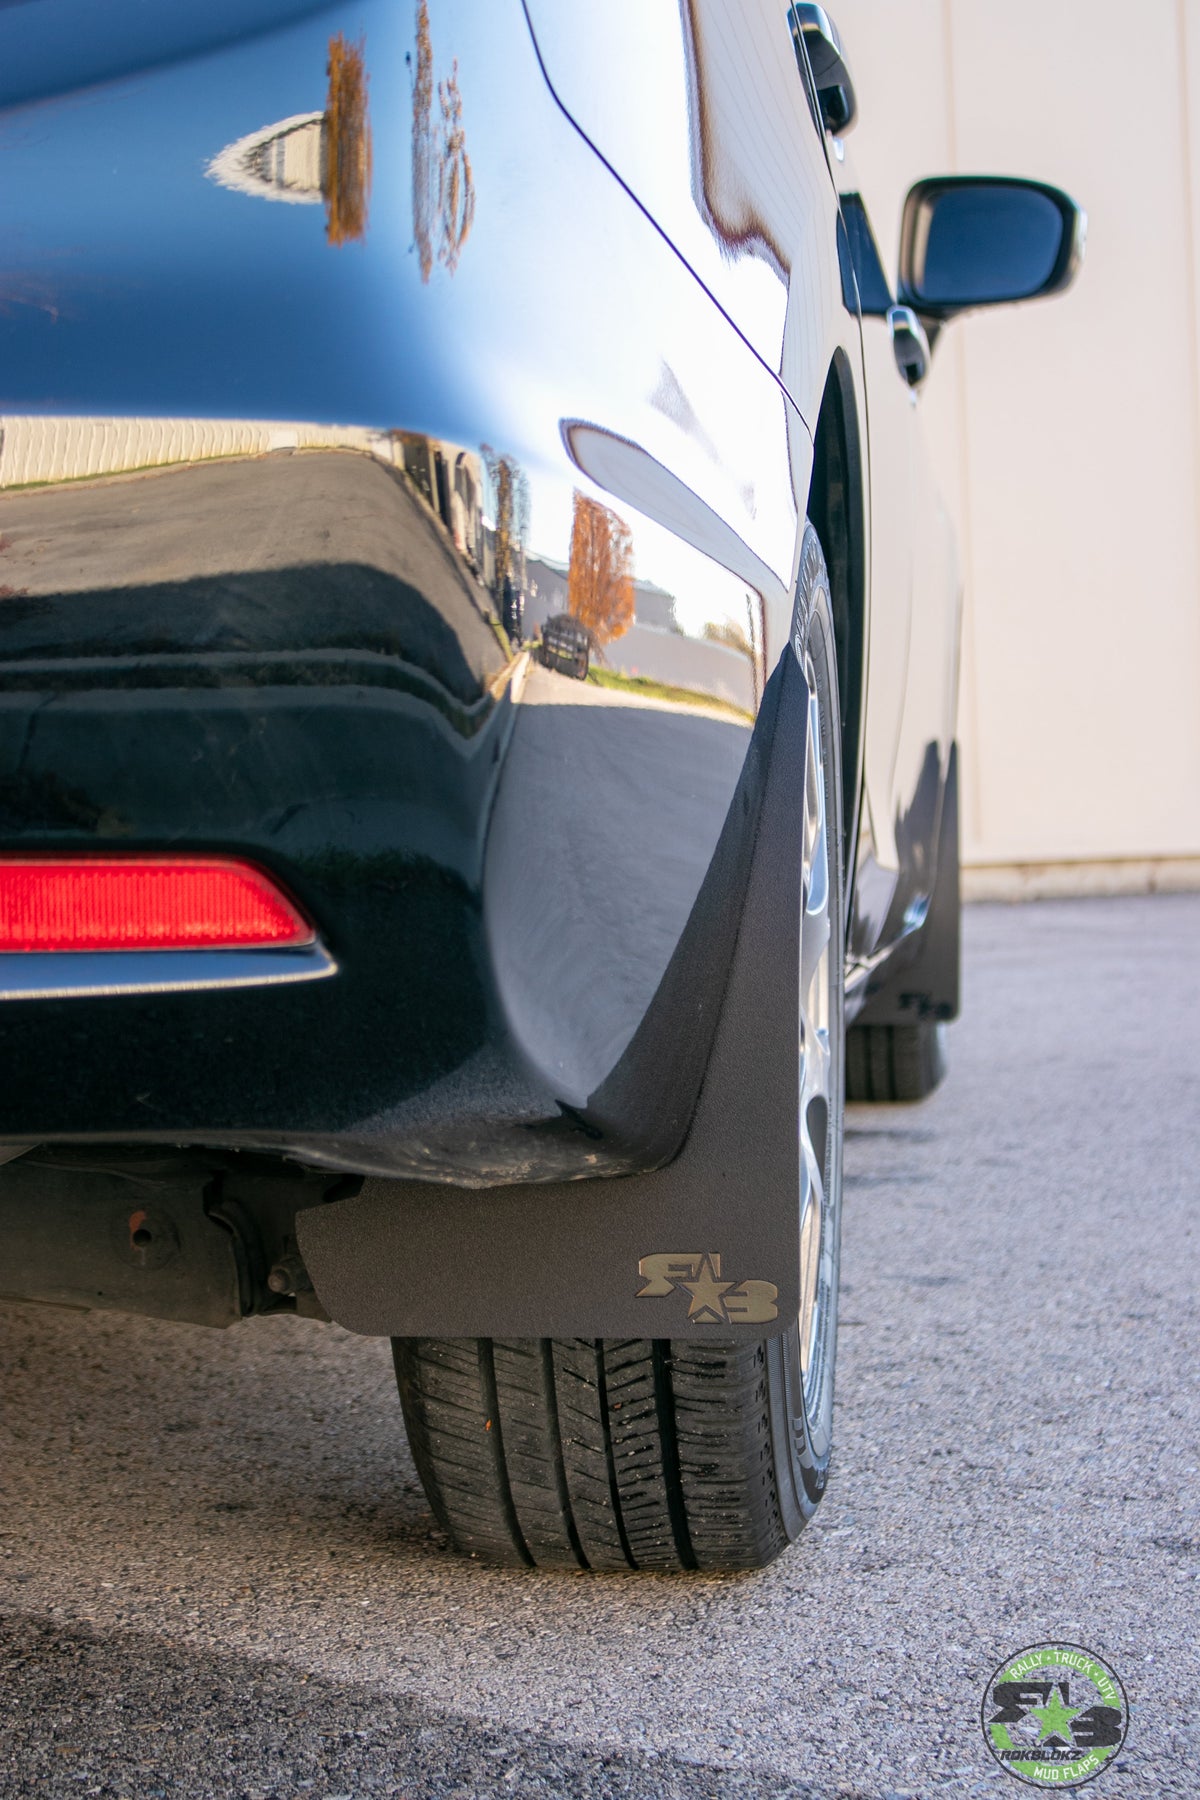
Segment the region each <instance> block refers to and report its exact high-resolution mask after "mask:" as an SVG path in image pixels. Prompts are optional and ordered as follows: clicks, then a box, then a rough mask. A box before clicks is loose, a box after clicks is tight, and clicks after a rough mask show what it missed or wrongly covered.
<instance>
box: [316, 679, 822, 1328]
mask: <svg viewBox="0 0 1200 1800" xmlns="http://www.w3.org/2000/svg"><path fill="white" fill-rule="evenodd" d="M775 680H776V681H777V682H778V684H779V685H778V713H777V715H776V721H775V729H774V737H773V741H772V743H771V747H770V754H769V762H768V768H767V775H766V785H765V790H764V793H763V800H762V810H761V813H760V817H759V825H758V831H757V834H756V837H755V840H754V846H753V851H752V861H751V867H750V872H749V878H748V882H747V887H746V899H745V906H744V910H743V913H742V920H741V926H740V929H739V931H738V936H737V941H736V945H735V948H734V952H733V958H732V962H731V964H730V969H729V978H728V982H727V985H726V989H725V995H724V999H723V1002H722V1007H721V1014H720V1019H719V1021H718V1024H717V1028H716V1033H715V1036H714V1040H713V1049H712V1053H711V1056H710V1059H709V1063H708V1067H707V1070H706V1073H705V1077H704V1081H703V1085H702V1087H701V1090H700V1097H699V1100H698V1102H697V1105H696V1110H695V1113H694V1115H693V1119H692V1124H691V1129H690V1131H689V1133H688V1136H687V1138H686V1140H685V1142H684V1145H683V1148H682V1149H681V1151H680V1152H679V1154H678V1155H677V1156H676V1158H675V1160H674V1161H673V1162H671V1163H670V1164H668V1165H667V1167H665V1168H662V1169H659V1170H657V1171H654V1172H652V1173H649V1174H638V1175H627V1176H620V1177H613V1178H610V1179H605V1180H597V1181H570V1182H555V1183H545V1184H543V1183H538V1184H530V1185H526V1186H520V1187H499V1188H482V1189H480V1188H455V1187H448V1186H444V1185H441V1184H434V1183H429V1182H413V1181H392V1180H382V1179H370V1180H368V1181H367V1182H366V1183H365V1184H364V1186H363V1188H362V1190H361V1191H360V1192H359V1193H358V1194H356V1195H355V1196H354V1197H353V1198H350V1199H344V1200H336V1201H333V1202H331V1203H329V1204H326V1205H322V1206H317V1207H310V1208H307V1209H306V1210H304V1211H302V1212H300V1213H299V1214H298V1215H297V1218H296V1230H297V1237H298V1240H299V1245H300V1250H301V1253H302V1255H303V1257H304V1261H305V1264H306V1266H307V1269H308V1273H309V1276H310V1278H311V1280H312V1282H313V1285H314V1287H315V1289H316V1293H317V1297H318V1299H319V1300H320V1302H321V1304H322V1306H323V1307H324V1308H325V1310H326V1311H327V1312H328V1313H329V1315H330V1316H331V1318H333V1319H335V1320H336V1321H337V1322H338V1323H339V1324H341V1325H343V1326H345V1327H346V1328H347V1329H348V1330H350V1331H354V1332H359V1333H362V1334H364V1335H367V1336H386V1337H515V1338H520V1337H583V1338H599V1337H606V1338H607V1337H636V1338H659V1337H677V1336H681V1335H684V1334H687V1333H690V1332H691V1331H693V1330H694V1331H695V1332H696V1333H697V1334H698V1335H701V1334H704V1333H706V1332H711V1333H712V1335H713V1336H714V1337H721V1338H724V1339H739V1338H743V1339H748V1338H765V1337H771V1336H774V1335H776V1334H777V1333H780V1332H782V1331H784V1330H786V1329H787V1327H788V1326H789V1325H790V1324H791V1323H792V1322H793V1321H794V1320H795V1318H796V1315H797V1311H798V1308H799V1278H800V1245H799V1193H800V1167H799V1158H800V1148H799V1132H798V1125H797V1108H798V1100H799V957H800V941H799V940H800V917H801V861H802V825H803V773H804V753H805V733H806V731H807V718H808V710H807V695H806V691H805V686H804V680H803V677H802V675H801V673H800V671H799V669H798V667H797V666H796V663H795V661H794V659H793V657H792V656H791V654H790V653H785V655H784V658H783V660H782V662H781V664H780V667H779V668H778V670H777V671H776V677H775ZM769 685H771V684H769ZM766 700H767V696H766V695H764V703H765V702H766ZM765 710H766V707H765V704H764V711H765Z"/></svg>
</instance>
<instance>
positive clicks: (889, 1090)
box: [846, 1019, 946, 1102]
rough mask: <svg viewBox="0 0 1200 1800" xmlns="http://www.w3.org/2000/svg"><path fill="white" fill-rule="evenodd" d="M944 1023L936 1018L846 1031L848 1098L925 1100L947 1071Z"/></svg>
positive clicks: (858, 1026)
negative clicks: (911, 1023) (914, 1022)
mask: <svg viewBox="0 0 1200 1800" xmlns="http://www.w3.org/2000/svg"><path fill="white" fill-rule="evenodd" d="M945 1045H946V1027H945V1026H944V1025H942V1024H939V1023H938V1021H937V1020H936V1019H922V1020H920V1021H918V1022H917V1023H916V1024H913V1025H855V1026H852V1027H851V1029H850V1030H849V1031H848V1032H847V1033H846V1098H847V1100H855V1101H875V1102H879V1101H889V1100H891V1101H911V1100H924V1099H926V1098H927V1097H928V1095H930V1094H932V1092H933V1090H934V1088H936V1087H937V1086H938V1084H939V1083H940V1082H941V1080H942V1077H943V1076H944V1075H945V1073H946V1047H945Z"/></svg>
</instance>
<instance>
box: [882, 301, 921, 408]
mask: <svg viewBox="0 0 1200 1800" xmlns="http://www.w3.org/2000/svg"><path fill="white" fill-rule="evenodd" d="M887 322H888V330H889V331H890V332H891V335H892V355H893V356H894V357H895V358H896V367H897V368H898V369H899V371H900V373H901V375H903V377H904V379H905V381H907V383H908V385H909V387H913V388H915V387H919V386H920V384H921V383H922V382H923V381H924V379H925V377H926V375H928V373H929V359H930V356H931V355H932V351H931V350H930V348H929V339H928V338H927V337H926V335H925V327H924V326H923V325H922V323H921V321H920V319H918V317H917V315H916V313H915V312H914V311H913V309H912V307H911V306H889V307H888V314H887Z"/></svg>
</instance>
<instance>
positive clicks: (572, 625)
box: [541, 613, 592, 681]
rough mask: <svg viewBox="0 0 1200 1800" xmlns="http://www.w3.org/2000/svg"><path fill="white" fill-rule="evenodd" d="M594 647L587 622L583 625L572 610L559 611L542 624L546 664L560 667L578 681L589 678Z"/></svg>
mask: <svg viewBox="0 0 1200 1800" xmlns="http://www.w3.org/2000/svg"><path fill="white" fill-rule="evenodd" d="M591 648H592V641H591V638H590V637H589V635H588V630H587V627H586V625H581V624H580V622H579V620H578V619H573V618H572V617H571V615H570V613H555V615H554V617H553V618H552V619H547V620H546V623H545V624H544V625H543V627H542V646H541V660H542V666H543V667H544V668H547V669H557V670H558V671H559V673H560V674H561V675H573V676H574V677H575V679H576V681H586V680H587V675H588V663H589V660H590V657H591Z"/></svg>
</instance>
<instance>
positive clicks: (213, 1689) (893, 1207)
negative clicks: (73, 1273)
mask: <svg viewBox="0 0 1200 1800" xmlns="http://www.w3.org/2000/svg"><path fill="white" fill-rule="evenodd" d="M966 947H967V967H966V977H967V978H966V995H965V1016H964V1019H963V1020H962V1022H961V1023H960V1024H958V1025H957V1026H955V1027H954V1028H953V1031H952V1033H951V1036H950V1065H951V1072H950V1075H949V1077H948V1079H947V1081H946V1083H945V1085H944V1087H943V1088H942V1090H941V1091H940V1092H939V1093H938V1094H937V1095H936V1096H935V1098H934V1099H933V1100H931V1101H930V1102H928V1103H927V1104H925V1105H924V1106H921V1107H917V1108H900V1107H890V1108H888V1107H881V1108H870V1109H868V1108H856V1109H854V1110H853V1111H852V1113H851V1116H850V1122H849V1139H848V1146H847V1172H848V1188H847V1196H846V1215H845V1236H844V1264H843V1266H844V1290H843V1296H844V1297H843V1307H842V1338H841V1354H840V1363H839V1373H838V1382H839V1403H838V1444H837V1455H836V1471H835V1475H834V1479H833V1481H832V1482H831V1485H830V1490H829V1493H828V1495H827V1497H826V1499H825V1502H824V1504H823V1505H822V1507H821V1510H820V1513H819V1514H818V1517H817V1520H816V1522H815V1523H814V1524H813V1526H812V1527H811V1528H810V1529H809V1531H808V1532H807V1533H806V1534H805V1536H804V1538H803V1539H802V1541H801V1542H800V1543H799V1544H798V1545H797V1546H796V1547H795V1548H794V1549H793V1550H792V1551H791V1552H789V1553H788V1554H787V1555H786V1556H784V1557H783V1558H782V1559H781V1560H780V1561H779V1562H778V1563H776V1564H775V1566H774V1567H773V1568H771V1569H769V1570H767V1571H766V1572H765V1573H763V1574H761V1575H756V1576H751V1577H738V1578H720V1579H717V1578H708V1577H695V1576H682V1577H678V1578H671V1579H667V1578H657V1577H642V1576H636V1575H629V1576H620V1577H616V1576H592V1575H584V1574H580V1575H577V1576H566V1577H564V1576H560V1575H543V1574H537V1573H532V1574H530V1573H498V1572H496V1571H494V1570H490V1569H486V1568H482V1567H480V1566H479V1565H477V1564H473V1563H466V1562H461V1561H458V1560H457V1559H455V1558H454V1557H453V1556H451V1555H450V1554H449V1553H448V1552H447V1550H446V1548H445V1546H444V1544H443V1542H442V1540H441V1538H440V1536H439V1534H438V1532H437V1530H436V1529H435V1527H434V1524H433V1521H432V1519H431V1516H430V1514H429V1511H428V1509H427V1507H426V1505H425V1501H424V1498H423V1496H422V1494H421V1492H420V1489H419V1487H418V1485H417V1482H416V1479H415V1476H414V1474H413V1469H412V1465H411V1462H410V1460H409V1457H408V1453H407V1449H406V1446H405V1443H404V1437H403V1430H402V1426H401V1422H400V1414H399V1407H398V1403H397V1401H396V1397H395V1392H394V1388H393V1381H392V1373H391V1366H390V1359H389V1355H388V1350H387V1346H386V1345H385V1344H382V1343H378V1342H373V1341H367V1340H361V1339H355V1338H352V1337H350V1336H348V1335H347V1334H346V1333H344V1332H342V1331H339V1330H336V1329H333V1328H330V1327H321V1326H318V1325H313V1324H310V1323H298V1322H295V1321H292V1320H286V1319H278V1320H262V1321H251V1322H248V1323H246V1324H245V1325H242V1326H239V1327H236V1328H235V1329H233V1330H231V1331H229V1332H225V1333H219V1332H206V1331H203V1330H201V1329H198V1328H195V1329H193V1328H186V1327H168V1326H155V1325H152V1324H147V1323H144V1322H139V1321H133V1320H125V1319H119V1318H109V1317H103V1316H100V1315H93V1316H90V1317H89V1316H85V1315H81V1314H73V1313H67V1312H53V1311H46V1310H38V1309H35V1308H32V1307H26V1306H19V1305H15V1304H9V1305H6V1306H3V1307H0V1363H2V1365H3V1375H2V1386H0V1394H2V1402H0V1404H2V1408H3V1413H2V1422H0V1794H2V1795H3V1796H4V1797H5V1800H17V1797H19V1796H26V1795H30V1796H32V1795H38V1796H45V1797H47V1800H58V1797H59V1796H72V1797H74V1796H81V1795H101V1796H106V1797H115V1796H128V1797H129V1800H143V1797H147V1800H153V1797H156V1796H170V1797H176V1796H177V1797H178V1800H209V1797H212V1800H227V1797H228V1800H234V1797H235V1796H247V1797H249V1796H254V1797H256V1800H257V1797H264V1800H265V1797H266V1796H279V1797H280V1800H283V1797H285V1796H292V1795H301V1794H303V1795H311V1796H313V1797H314V1800H335V1797H336V1796H346V1797H347V1800H348V1797H350V1796H353V1800H359V1797H360V1796H368V1795H370V1796H374V1795H386V1796H408V1797H410V1800H418V1797H423V1796H430V1797H434V1796H436V1797H437V1800H443V1797H445V1800H450V1797H451V1796H458V1797H461V1800H474V1797H476V1796H481V1797H483V1796H489V1797H490V1796H494V1795H495V1796H499V1795H514V1796H522V1795H528V1796H531V1797H532V1796H587V1797H588V1800H591V1797H592V1796H595V1797H596V1800H600V1797H601V1796H613V1797H614V1800H615V1797H618V1796H619V1797H621V1800H624V1797H626V1796H629V1797H631V1800H633V1797H636V1800H651V1797H653V1800H660V1797H661V1800H674V1797H675V1796H679V1797H680V1800H692V1797H693V1796H696V1797H699V1796H710V1795H711V1796H718V1795H719V1796H726V1795H731V1796H745V1797H747V1800H768V1797H770V1800H775V1797H776V1796H780V1797H782V1796H785V1795H786V1796H790V1797H792V1800H801V1797H803V1800H835V1797H846V1800H897V1797H899V1796H921V1797H923V1796H927V1795H937V1796H942V1795H947V1796H959V1795H962V1796H967V1795H974V1794H988V1795H996V1796H1003V1795H1004V1794H1005V1793H1011V1794H1013V1795H1014V1797H1015V1796H1017V1795H1019V1794H1020V1793H1021V1792H1023V1791H1026V1792H1027V1791H1028V1790H1027V1789H1023V1788H1022V1786H1021V1785H1020V1784H1019V1783H1018V1782H1017V1781H1016V1779H1015V1778H1013V1777H1012V1776H1011V1775H1009V1774H1007V1773H1005V1772H1003V1771H1001V1770H1000V1769H999V1768H998V1767H997V1765H996V1764H995V1763H993V1762H992V1761H991V1759H990V1757H989V1755H988V1753H987V1751H986V1749H985V1746H984V1743H983V1739H982V1735H981V1730H980V1723H979V1712H980V1702H981V1699H982V1695H983V1690H984V1686H985V1683H986V1681H987V1678H988V1676H989V1674H990V1673H991V1672H992V1670H993V1669H994V1668H995V1666H996V1664H997V1663H998V1662H999V1661H1000V1660H1001V1658H1003V1657H1005V1656H1006V1655H1008V1654H1010V1653H1012V1652H1014V1651H1016V1650H1018V1649H1020V1648H1022V1647H1023V1646H1025V1645H1028V1644H1032V1643H1037V1642H1040V1641H1042V1640H1064V1639H1065V1640H1068V1641H1071V1642H1075V1643H1079V1644H1083V1645H1085V1646H1086V1647H1088V1648H1090V1649H1092V1650H1094V1651H1096V1652H1098V1653H1099V1654H1100V1655H1102V1656H1104V1657H1105V1658H1106V1659H1107V1660H1108V1661H1109V1662H1110V1663H1111V1664H1112V1665H1113V1666H1114V1667H1115V1668H1116V1670H1117V1672H1118V1673H1119V1675H1120V1676H1121V1678H1122V1680H1123V1682H1124V1685H1125V1689H1126V1692H1127V1694H1128V1697H1129V1700H1130V1702H1131V1711H1132V1724H1131V1728H1130V1733H1129V1739H1128V1742H1127V1744H1126V1747H1125V1749H1124V1751H1123V1753H1122V1755H1121V1757H1120V1759H1119V1761H1118V1762H1117V1764H1116V1766H1115V1767H1114V1768H1112V1769H1110V1770H1107V1771H1106V1772H1105V1773H1104V1774H1102V1775H1101V1776H1100V1777H1099V1779H1098V1782H1097V1784H1096V1786H1095V1787H1093V1788H1090V1789H1089V1790H1088V1791H1089V1793H1094V1794H1096V1795H1097V1796H1099V1795H1101V1794H1105V1795H1107V1794H1111V1795H1112V1796H1113V1797H1114V1800H1115V1797H1117V1796H1122V1797H1124V1800H1132V1797H1134V1796H1136V1797H1137V1800H1143V1797H1144V1800H1158V1797H1159V1796H1166V1795H1178V1796H1186V1797H1187V1800H1193V1797H1194V1796H1195V1795H1196V1794H1197V1793H1200V1719H1198V1718H1197V1716H1196V1695H1197V1693H1198V1692H1200V1662H1198V1658H1197V1650H1196V1642H1197V1637H1198V1636H1200V1630H1198V1628H1200V1518H1198V1516H1197V1511H1198V1509H1197V1473H1198V1464H1200V1390H1198V1386H1197V1382H1196V1376H1195V1371H1196V1364H1197V1348H1198V1344H1197V1339H1198V1333H1197V1322H1196V1290H1197V1271H1196V1252H1197V1247H1198V1241H1200V1240H1198V1231H1197V1224H1196V1210H1197V1202H1198V1199H1200V1195H1198V1192H1197V1189H1198V1182H1197V1174H1196V1168H1197V1155H1196V1151H1197V1144H1198V1139H1200V1023H1198V1021H1200V896H1187V895H1185V896H1162V897H1157V898H1153V899H1146V900H1119V901H1104V900H1092V901H1087V902H1081V903H1072V902H1054V903H1043V904H1037V905H1030V906H1024V907H1011V908H1005V907H977V908H973V909H971V910H970V911H969V912H968V914H967V918H966Z"/></svg>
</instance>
